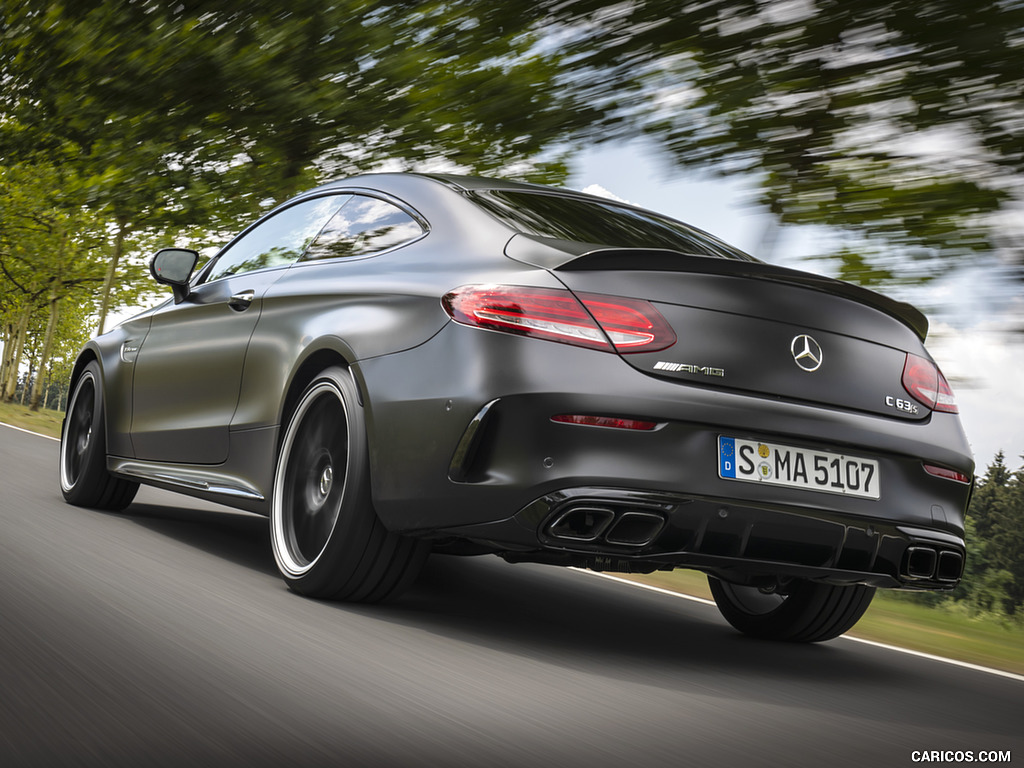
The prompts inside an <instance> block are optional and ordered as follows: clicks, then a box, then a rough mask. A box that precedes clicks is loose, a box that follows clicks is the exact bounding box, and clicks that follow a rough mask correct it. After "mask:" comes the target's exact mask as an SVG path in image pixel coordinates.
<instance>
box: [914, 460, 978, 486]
mask: <svg viewBox="0 0 1024 768" xmlns="http://www.w3.org/2000/svg"><path fill="white" fill-rule="evenodd" d="M924 471H925V472H927V473H928V474H929V475H935V477H942V478H945V479H946V480H955V481H956V482H958V483H963V484H964V485H970V484H971V478H970V477H968V476H967V475H965V474H964V473H963V472H957V471H956V470H955V469H947V468H946V467H937V466H935V465H934V464H925V465H924Z"/></svg>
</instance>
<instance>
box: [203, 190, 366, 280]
mask: <svg viewBox="0 0 1024 768" xmlns="http://www.w3.org/2000/svg"><path fill="white" fill-rule="evenodd" d="M349 197H350V195H331V196H328V197H315V198H313V199H312V200H304V201H303V202H301V203H297V204H296V205H293V206H291V207H290V208H285V209H284V210H283V211H281V212H280V213H276V214H274V215H273V216H272V217H271V218H269V219H266V220H265V221H263V222H261V223H260V224H258V225H257V226H256V227H255V228H254V229H252V230H250V231H249V232H248V233H247V234H245V235H244V236H243V237H242V238H241V239H239V240H236V241H235V242H234V243H233V244H231V245H230V246H229V247H228V249H227V250H226V251H222V252H221V254H220V255H219V256H218V257H217V263H216V264H214V265H213V270H212V271H211V272H210V274H209V275H208V276H207V278H206V282H210V281H211V280H217V279H218V278H221V277H227V276H228V275H240V274H242V273H243V272H251V271H253V270H254V269H264V268H265V267H281V266H287V265H288V264H292V263H293V262H295V261H298V259H299V257H300V256H301V255H302V252H303V251H304V250H305V249H306V247H307V246H308V245H309V243H310V242H311V241H312V240H313V238H314V237H316V235H317V233H318V232H319V231H320V230H321V229H322V228H323V226H324V224H325V223H326V222H327V221H328V220H329V219H330V218H331V216H333V215H334V214H335V213H336V212H337V211H338V209H339V208H341V207H342V206H343V205H345V203H346V202H347V201H348V199H349Z"/></svg>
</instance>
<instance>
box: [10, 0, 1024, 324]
mask: <svg viewBox="0 0 1024 768" xmlns="http://www.w3.org/2000/svg"><path fill="white" fill-rule="evenodd" d="M0 7H2V11H3V12H2V15H0V158H2V160H0V162H2V163H32V162H43V163H51V164H54V165H59V166H61V167H66V168H73V169H74V173H75V175H76V176H77V177H78V178H80V179H81V180H82V184H83V188H84V189H85V190H86V192H87V194H86V195H85V198H84V203H83V205H84V206H85V207H86V209H87V210H88V211H89V212H90V213H91V214H92V215H93V216H94V217H95V218H96V223H97V227H96V228H95V229H96V231H98V232H100V233H101V235H102V237H103V238H104V240H105V242H104V243H103V248H104V249H105V253H106V258H107V272H106V276H105V281H104V289H103V291H102V294H101V299H100V301H99V313H100V317H101V320H100V325H101V327H102V325H103V323H104V320H103V318H104V317H105V315H106V312H107V311H108V308H109V307H110V306H112V305H114V304H116V303H117V299H116V295H115V292H116V287H117V285H118V283H119V282H120V281H121V278H122V275H123V273H124V261H123V260H124V258H125V255H126V254H132V253H136V252H137V251H139V249H140V248H141V247H142V246H141V244H142V243H144V242H150V241H151V240H152V238H154V237H159V238H162V239H163V240H164V241H166V240H167V239H168V238H169V237H182V236H183V234H194V233H196V232H200V231H202V232H205V233H206V235H205V237H208V238H211V239H213V240H218V239H219V240H222V239H223V238H224V235H225V234H226V233H233V232H237V231H238V230H239V229H241V227H242V226H243V225H244V224H245V223H247V222H248V221H249V220H251V219H252V218H253V217H255V216H256V215H257V214H258V213H259V212H261V211H262V210H265V209H266V208H267V206H269V205H270V204H272V203H273V202H276V201H280V200H282V199H285V198H287V197H288V196H290V195H291V194H293V193H294V192H295V191H297V190H299V189H302V188H305V187H308V186H310V185H312V184H313V183H315V182H317V181H320V180H322V179H323V178H324V177H335V176H342V175H348V174H352V173H356V172H361V171H365V170H376V169H381V168H388V169H407V168H417V169H424V168H445V169H450V170H464V171H470V172H475V173H484V174H487V173H491V174H496V175H502V176H508V177H515V178H524V179H530V180H535V181H542V182H558V181H561V180H563V179H564V178H565V177H566V175H567V172H568V165H567V163H568V161H569V159H570V158H571V153H572V151H573V150H574V149H576V148H578V147H579V146H581V145H582V144H583V143H587V142H598V141H605V140H611V139H620V138H629V137H636V136H647V137H649V138H651V139H652V140H654V141H656V142H658V143H660V145H661V146H663V147H664V148H665V149H666V151H667V153H668V154H669V156H670V157H671V158H673V160H674V161H675V162H676V163H678V164H679V165H680V166H685V167H696V168H705V169H712V170H714V171H716V172H720V173H741V174H748V175H752V176H753V177H754V178H756V179H757V180H758V181H759V184H760V186H759V189H760V202H762V203H763V204H764V205H765V206H767V208H768V209H769V210H770V211H771V212H772V213H773V214H774V215H775V217H776V218H777V220H778V221H779V222H780V223H782V224H806V223H813V224H826V225H829V226H832V227H838V228H840V229H842V230H844V231H845V232H847V233H849V234H850V237H848V238H847V239H846V240H845V241H844V243H843V245H842V247H841V248H840V249H839V250H838V251H837V252H836V253H835V254H833V257H834V258H835V259H837V260H838V262H839V265H838V272H839V274H840V275H841V276H842V277H844V278H846V279H851V280H857V281H860V282H864V283H869V284H880V283H887V282H897V281H900V280H904V279H909V278H913V279H920V278H922V277H928V276H931V275H934V274H940V273H942V272H943V271H945V270H946V269H947V268H948V267H952V266H956V265H960V264H963V263H971V262H972V261H974V260H975V259H977V257H978V255H979V254H991V253H994V254H999V255H1000V256H1001V257H1002V258H1003V259H1004V260H1005V261H1006V262H1007V263H1016V264H1020V263H1021V262H1024V247H1022V245H1021V241H1022V239H1024V232H1022V229H1024V228H1022V227H1021V225H1020V220H1021V216H1020V212H1021V211H1022V210H1024V199H1022V198H1024V193H1022V192H1021V189H1022V186H1024V185H1021V183H1020V182H1021V178H1022V172H1024V103H1022V102H1024V68H1022V67H1021V66H1020V64H1021V62H1022V61H1024V55H1022V54H1024V0H977V1H976V2H972V3H965V2H963V0H923V1H922V2H915V3H910V2H906V0H897V2H892V1H891V0H885V1H883V0H862V1H861V2H857V3H850V2H842V1H841V0H693V1H688V2H684V3H679V2H669V0H622V2H614V3H610V2H607V1H606V0H604V1H602V0H535V2H533V3H528V4H512V3H496V2H492V0H460V1H458V2H455V1H451V2H445V1H444V0H430V1H428V2H411V1H410V0H391V1H388V0H382V1H377V2H375V1H373V0H347V1H344V2H327V0H294V1H293V2H291V3H288V4H281V3H278V2H271V1H270V0H247V1H246V2H241V0H224V2H219V3H208V2H204V1H203V0H176V2H173V3H162V2H157V0H124V2H120V3H112V2H109V0H57V1H55V2H43V0H0ZM192 242H193V244H196V245H205V244H207V243H208V242H210V241H203V240H200V241H198V242H197V241H194V240H193V241H192ZM112 296H114V297H115V298H113V299H111V298H110V297H112Z"/></svg>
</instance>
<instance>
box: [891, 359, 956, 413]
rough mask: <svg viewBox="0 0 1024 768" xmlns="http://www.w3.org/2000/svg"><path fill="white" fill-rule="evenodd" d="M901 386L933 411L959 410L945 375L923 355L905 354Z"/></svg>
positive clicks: (954, 411) (953, 411)
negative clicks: (905, 359)
mask: <svg viewBox="0 0 1024 768" xmlns="http://www.w3.org/2000/svg"><path fill="white" fill-rule="evenodd" d="M903 388H904V389H905V390H907V392H909V393H910V394H911V395H912V396H913V397H914V398H915V399H917V400H919V401H920V402H922V403H924V404H925V405H927V406H928V407H929V408H931V409H932V410H933V411H943V412H945V413H959V412H960V409H959V408H958V407H957V405H956V396H955V395H954V394H953V390H952V388H951V387H950V386H949V382H947V381H946V377H945V376H943V375H942V371H940V370H939V367H938V366H937V365H936V364H935V363H933V362H932V361H931V360H929V359H927V358H925V357H920V356H919V355H911V354H908V355H907V361H906V363H905V364H904V365H903Z"/></svg>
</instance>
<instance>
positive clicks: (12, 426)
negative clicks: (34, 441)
mask: <svg viewBox="0 0 1024 768" xmlns="http://www.w3.org/2000/svg"><path fill="white" fill-rule="evenodd" d="M0 427H8V428H10V429H16V430H18V431H19V432H24V433H25V434H26V435H35V436H36V437H45V438H46V439H47V440H56V441H57V442H58V443H59V442H60V438H59V437H50V436H49V435H44V434H41V433H39V432H33V431H32V430H31V429H22V428H21V427H16V426H14V425H13V424H6V423H4V422H2V421H0Z"/></svg>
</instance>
